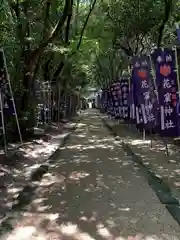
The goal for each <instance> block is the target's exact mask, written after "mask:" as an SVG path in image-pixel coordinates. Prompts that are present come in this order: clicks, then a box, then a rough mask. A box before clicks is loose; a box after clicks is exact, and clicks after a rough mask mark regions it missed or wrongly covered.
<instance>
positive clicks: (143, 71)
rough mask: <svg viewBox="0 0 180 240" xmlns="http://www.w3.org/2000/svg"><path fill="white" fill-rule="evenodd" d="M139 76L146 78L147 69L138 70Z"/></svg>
mask: <svg viewBox="0 0 180 240" xmlns="http://www.w3.org/2000/svg"><path fill="white" fill-rule="evenodd" d="M138 76H139V77H140V78H142V79H145V78H146V77H147V72H146V70H144V69H142V70H139V71H138Z"/></svg>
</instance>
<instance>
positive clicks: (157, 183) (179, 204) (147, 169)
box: [101, 117, 180, 225]
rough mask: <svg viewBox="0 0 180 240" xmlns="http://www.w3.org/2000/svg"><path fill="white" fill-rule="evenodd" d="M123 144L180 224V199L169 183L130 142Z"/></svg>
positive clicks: (105, 121)
mask: <svg viewBox="0 0 180 240" xmlns="http://www.w3.org/2000/svg"><path fill="white" fill-rule="evenodd" d="M101 120H102V122H103V123H104V125H105V126H106V127H107V128H108V129H109V131H110V133H111V134H112V135H113V136H114V137H119V135H118V134H117V132H116V131H115V130H114V129H113V127H112V126H111V125H110V124H108V120H105V119H104V118H102V117H101ZM121 144H122V146H123V149H124V151H125V152H126V154H127V155H129V156H131V157H132V160H133V161H134V162H135V163H136V164H138V166H139V168H140V171H141V172H142V174H143V175H144V176H145V178H146V179H147V181H148V184H149V186H150V187H151V188H152V189H153V190H154V191H155V193H156V195H157V197H158V198H159V200H160V202H161V203H162V204H164V205H165V207H166V208H167V210H168V211H169V213H170V214H171V215H172V216H173V218H174V219H175V220H176V221H177V222H178V224H179V225H180V199H177V197H175V196H174V194H173V193H172V191H171V187H170V186H169V184H168V183H167V182H165V181H164V180H163V179H162V178H159V177H158V176H157V175H156V173H155V172H154V171H153V169H152V168H151V166H150V165H146V164H144V162H143V161H142V158H141V156H139V155H137V154H136V153H135V151H134V150H133V149H132V148H131V146H130V144H127V143H125V142H124V141H123V140H121Z"/></svg>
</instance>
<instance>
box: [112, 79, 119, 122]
mask: <svg viewBox="0 0 180 240" xmlns="http://www.w3.org/2000/svg"><path fill="white" fill-rule="evenodd" d="M119 91H120V82H115V83H113V84H112V85H111V95H112V102H113V112H114V116H115V117H116V118H119V117H120V114H119V105H120V99H119Z"/></svg>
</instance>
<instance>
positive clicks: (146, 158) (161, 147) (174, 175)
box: [102, 115, 180, 201]
mask: <svg viewBox="0 0 180 240" xmlns="http://www.w3.org/2000/svg"><path fill="white" fill-rule="evenodd" d="M102 118H103V120H104V121H105V122H106V124H107V125H108V126H110V127H111V128H112V130H113V131H114V132H116V134H117V135H118V136H119V138H120V140H122V141H123V142H124V143H125V144H128V145H129V146H130V148H131V149H132V151H133V152H134V153H135V154H136V155H137V156H139V157H140V158H141V160H142V162H143V164H144V165H146V166H147V167H148V168H149V169H151V170H152V171H153V172H154V173H155V174H156V176H158V177H159V178H161V179H162V180H163V181H165V182H166V183H167V184H168V185H169V186H170V188H171V191H172V193H173V194H174V196H175V197H176V198H177V199H179V201H180V154H179V153H180V147H179V146H176V145H174V144H172V143H170V142H167V146H168V152H169V156H167V155H166V149H165V144H164V142H163V141H162V140H161V139H159V138H157V139H155V138H153V139H152V147H151V141H150V137H148V136H146V140H143V136H142V135H143V134H142V133H139V132H138V131H137V130H136V129H134V128H133V127H132V126H128V125H127V124H125V123H123V122H121V123H119V122H118V121H117V120H113V119H109V118H108V117H107V116H106V115H102Z"/></svg>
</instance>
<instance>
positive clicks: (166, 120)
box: [151, 48, 178, 136]
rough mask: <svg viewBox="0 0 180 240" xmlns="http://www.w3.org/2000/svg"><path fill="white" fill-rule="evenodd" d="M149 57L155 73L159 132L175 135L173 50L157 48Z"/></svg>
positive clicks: (174, 64) (175, 100) (175, 76)
mask: <svg viewBox="0 0 180 240" xmlns="http://www.w3.org/2000/svg"><path fill="white" fill-rule="evenodd" d="M151 59H152V62H153V65H154V68H155V73H156V85H157V90H158V99H159V105H160V118H161V133H162V134H163V135H164V136H176V135H177V124H178V114H177V102H178V100H177V92H178V82H177V68H176V64H177V63H176V53H175V50H173V49H172V48H164V49H162V48H158V49H156V50H154V52H153V53H152V55H151Z"/></svg>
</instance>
